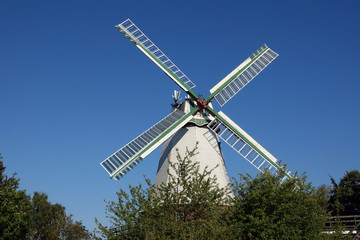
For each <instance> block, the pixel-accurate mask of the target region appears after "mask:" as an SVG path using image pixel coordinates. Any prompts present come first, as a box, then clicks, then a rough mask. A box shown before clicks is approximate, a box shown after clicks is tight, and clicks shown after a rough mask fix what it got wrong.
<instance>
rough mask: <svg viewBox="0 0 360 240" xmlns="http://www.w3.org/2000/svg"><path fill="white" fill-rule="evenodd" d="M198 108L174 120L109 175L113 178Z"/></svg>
mask: <svg viewBox="0 0 360 240" xmlns="http://www.w3.org/2000/svg"><path fill="white" fill-rule="evenodd" d="M197 111H199V109H197V108H193V109H192V110H191V111H190V112H189V113H188V114H186V115H185V116H183V117H182V118H180V119H179V120H178V121H177V122H175V123H174V124H173V125H172V126H171V127H170V128H169V129H167V130H165V131H164V132H163V133H162V134H160V136H158V137H157V138H156V139H155V140H153V141H152V142H151V143H150V144H148V145H147V146H146V147H145V148H144V149H143V150H141V151H140V152H139V153H137V154H136V155H134V156H133V157H132V158H130V160H128V163H126V164H125V165H123V166H122V167H121V168H119V169H118V170H116V172H115V173H113V174H111V175H110V178H114V177H115V176H116V175H118V174H119V172H121V171H122V170H123V169H124V168H126V167H127V166H128V165H130V164H131V163H132V162H133V161H135V160H136V159H137V158H138V157H140V156H141V155H142V154H143V153H144V152H146V151H147V150H149V149H150V148H151V147H152V146H154V144H156V143H157V142H158V141H160V140H161V139H162V138H163V137H165V136H166V135H167V134H169V133H170V132H171V131H172V130H173V129H175V128H176V127H177V126H179V125H180V124H181V123H182V122H184V121H185V119H186V118H188V117H189V116H190V115H193V114H195V113H196V112H197Z"/></svg>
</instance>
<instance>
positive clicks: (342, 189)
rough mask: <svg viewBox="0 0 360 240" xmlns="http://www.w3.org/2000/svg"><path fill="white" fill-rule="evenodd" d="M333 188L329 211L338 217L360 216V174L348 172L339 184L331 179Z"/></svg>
mask: <svg viewBox="0 0 360 240" xmlns="http://www.w3.org/2000/svg"><path fill="white" fill-rule="evenodd" d="M330 179H331V182H332V185H333V188H332V190H331V193H330V200H329V211H330V212H331V214H332V215H333V216H336V215H359V214H360V172H359V171H358V170H352V171H350V172H346V173H345V175H344V176H343V177H342V178H341V179H340V182H339V184H337V183H336V181H335V180H334V179H333V178H332V177H331V178H330Z"/></svg>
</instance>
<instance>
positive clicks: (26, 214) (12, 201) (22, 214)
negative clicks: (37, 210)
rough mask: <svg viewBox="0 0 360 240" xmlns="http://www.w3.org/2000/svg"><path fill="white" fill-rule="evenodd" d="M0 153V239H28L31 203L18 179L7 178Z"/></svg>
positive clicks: (30, 233)
mask: <svg viewBox="0 0 360 240" xmlns="http://www.w3.org/2000/svg"><path fill="white" fill-rule="evenodd" d="M1 159H2V157H1V153H0V239H29V238H30V236H31V235H32V231H33V228H32V222H31V203H30V197H29V196H27V195H26V191H25V190H19V189H18V188H19V179H18V178H16V177H15V174H14V175H13V176H12V177H8V176H7V175H6V174H5V167H4V164H3V162H2V160H1Z"/></svg>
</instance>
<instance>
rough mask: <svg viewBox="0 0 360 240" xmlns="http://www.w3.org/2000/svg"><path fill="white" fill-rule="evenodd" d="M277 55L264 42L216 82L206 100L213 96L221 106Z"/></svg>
mask: <svg viewBox="0 0 360 240" xmlns="http://www.w3.org/2000/svg"><path fill="white" fill-rule="evenodd" d="M277 56H278V54H277V53H275V52H274V51H273V50H271V49H270V48H269V47H268V46H266V45H265V44H264V45H263V46H262V47H260V48H259V49H258V50H257V51H256V52H254V53H253V54H252V55H251V56H250V57H248V58H247V59H246V60H245V61H244V62H243V63H241V64H240V65H239V66H238V67H237V68H235V69H234V70H233V71H232V72H231V73H230V74H229V75H227V76H226V77H225V78H224V79H223V80H221V81H220V82H219V83H218V84H216V85H215V86H214V87H213V88H212V89H211V90H210V93H211V95H210V96H209V97H208V98H207V99H206V100H207V101H209V100H211V99H212V98H213V97H215V99H216V101H217V102H218V103H219V104H220V106H223V105H224V104H225V103H226V102H228V101H229V100H230V99H231V98H232V97H233V96H234V95H235V94H236V93H238V92H239V91H240V90H241V89H242V88H243V87H245V86H246V85H247V84H248V83H249V82H250V81H251V80H253V79H254V78H255V77H256V75H258V74H259V73H260V72H261V71H262V70H264V68H265V67H267V66H268V65H269V64H270V63H271V62H272V61H273V60H274V59H275V58H276V57H277Z"/></svg>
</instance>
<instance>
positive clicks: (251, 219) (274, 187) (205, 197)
mask: <svg viewBox="0 0 360 240" xmlns="http://www.w3.org/2000/svg"><path fill="white" fill-rule="evenodd" d="M195 150H196V148H195V149H194V150H193V151H187V153H186V155H185V156H184V158H182V157H181V156H180V155H179V154H178V160H179V161H178V162H179V164H173V163H170V165H171V169H172V170H173V171H174V172H175V173H174V174H172V175H171V174H170V172H169V174H170V176H171V177H170V181H169V183H167V184H161V185H160V186H155V185H153V184H151V183H150V181H149V180H147V186H146V187H145V188H144V187H143V186H141V185H139V186H135V187H133V186H130V187H129V188H130V189H129V190H130V191H129V194H128V193H126V192H125V191H124V190H122V189H121V190H120V191H119V192H118V193H117V196H118V200H117V201H112V202H107V208H106V211H107V217H108V218H109V219H110V226H104V225H102V224H101V223H99V222H97V225H98V232H97V234H98V235H99V236H98V237H100V236H101V237H103V238H105V239H312V240H313V239H324V237H325V236H324V235H321V234H320V233H321V231H322V230H323V227H324V223H325V221H326V220H327V217H328V216H327V213H326V210H325V206H326V202H327V198H328V191H327V188H326V187H325V186H322V187H320V188H318V189H314V188H313V187H312V186H311V184H309V183H306V181H305V177H302V178H295V179H290V180H288V181H285V182H283V183H282V184H281V176H272V175H271V174H270V173H268V172H266V173H264V174H259V175H258V176H257V177H256V178H252V177H250V176H249V175H239V176H240V177H239V179H238V180H234V181H235V182H234V184H233V193H231V192H229V189H221V188H219V187H218V185H217V183H216V181H217V180H216V177H213V176H212V175H211V173H212V171H213V170H212V169H205V170H204V171H201V172H200V171H199V166H198V163H196V162H195V163H193V162H192V161H191V157H192V156H193V155H194V154H196V153H195Z"/></svg>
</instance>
